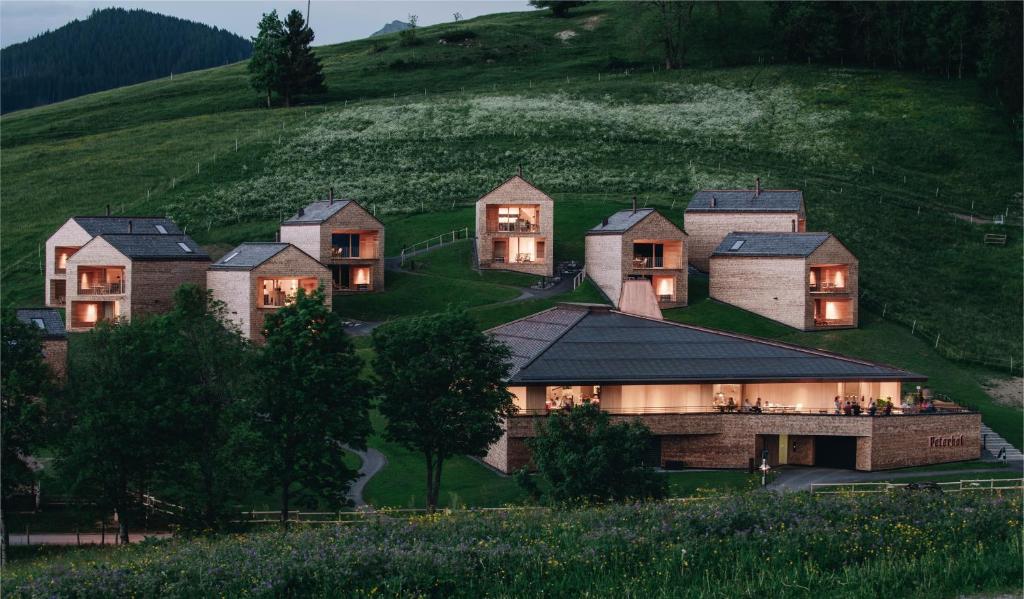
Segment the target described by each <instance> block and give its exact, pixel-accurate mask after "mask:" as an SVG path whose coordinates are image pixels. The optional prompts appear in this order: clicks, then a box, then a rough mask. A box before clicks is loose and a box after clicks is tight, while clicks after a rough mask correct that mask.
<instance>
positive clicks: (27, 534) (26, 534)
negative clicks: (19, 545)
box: [25, 524, 32, 546]
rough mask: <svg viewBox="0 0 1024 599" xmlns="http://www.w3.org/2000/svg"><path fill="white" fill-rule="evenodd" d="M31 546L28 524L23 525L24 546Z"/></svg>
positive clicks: (30, 533)
mask: <svg viewBox="0 0 1024 599" xmlns="http://www.w3.org/2000/svg"><path fill="white" fill-rule="evenodd" d="M31 544H32V532H31V531H30V530H29V528H28V524H26V525H25V545H26V546H27V545H31Z"/></svg>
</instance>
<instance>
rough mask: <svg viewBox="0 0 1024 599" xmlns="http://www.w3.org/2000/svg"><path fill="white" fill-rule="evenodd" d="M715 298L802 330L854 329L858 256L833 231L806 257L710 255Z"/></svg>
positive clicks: (856, 311) (710, 286)
mask: <svg viewBox="0 0 1024 599" xmlns="http://www.w3.org/2000/svg"><path fill="white" fill-rule="evenodd" d="M709 263H710V273H709V282H708V290H709V294H710V296H711V298H712V299H715V300H718V301H721V302H725V303H727V304H731V305H734V306H736V307H739V308H743V309H744V310H748V311H750V312H753V313H755V314H759V315H761V316H764V317H765V318H769V319H771V320H774V321H776V322H780V323H782V324H785V325H788V326H791V327H793V328H795V329H798V330H801V331H819V330H831V329H837V328H838V329H842V328H856V326H857V318H858V314H859V308H858V303H857V298H858V284H859V278H860V277H859V267H858V262H857V258H856V257H855V256H854V255H853V254H852V253H851V252H850V250H848V249H847V248H846V246H844V245H843V244H842V243H841V242H840V241H839V240H838V239H836V238H835V237H833V236H829V237H828V239H827V240H826V241H825V242H824V243H822V244H821V246H819V247H818V248H817V249H816V250H814V251H813V252H812V253H811V254H810V255H808V256H742V255H736V256H730V255H727V254H720V253H716V254H714V255H712V256H711V258H710V261H709Z"/></svg>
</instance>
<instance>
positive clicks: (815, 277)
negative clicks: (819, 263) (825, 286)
mask: <svg viewBox="0 0 1024 599" xmlns="http://www.w3.org/2000/svg"><path fill="white" fill-rule="evenodd" d="M817 284H818V275H817V274H816V273H815V272H814V271H813V270H812V271H811V285H817Z"/></svg>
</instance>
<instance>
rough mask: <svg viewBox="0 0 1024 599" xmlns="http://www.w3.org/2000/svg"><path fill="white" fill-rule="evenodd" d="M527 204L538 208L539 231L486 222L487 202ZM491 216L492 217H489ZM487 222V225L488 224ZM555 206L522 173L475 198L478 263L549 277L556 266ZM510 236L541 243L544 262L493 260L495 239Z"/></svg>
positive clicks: (485, 266)
mask: <svg viewBox="0 0 1024 599" xmlns="http://www.w3.org/2000/svg"><path fill="white" fill-rule="evenodd" d="M515 205H530V206H533V205H535V206H538V207H539V209H540V211H539V212H540V214H539V217H538V218H539V222H538V231H536V232H505V231H496V230H494V229H495V228H496V225H497V223H496V222H491V223H488V217H487V214H488V210H487V207H488V206H515ZM492 220H493V219H492ZM489 225H490V226H489ZM554 233H555V210H554V202H553V201H552V199H551V197H549V196H548V195H547V194H545V193H544V192H542V191H540V190H539V189H537V188H536V187H534V186H533V185H532V184H531V183H530V182H528V181H526V180H525V179H523V178H522V177H519V176H514V177H512V178H511V179H508V180H507V181H505V182H504V183H502V184H501V185H499V186H498V187H496V188H495V189H494V190H492V191H490V192H488V193H487V194H485V195H484V196H483V197H481V198H480V199H479V200H477V202H476V250H477V261H478V266H479V267H480V268H484V269H495V270H511V271H516V272H524V273H528V274H534V275H539V276H546V277H550V276H551V275H553V274H554V269H555V265H554V262H555V236H554ZM513 237H523V238H533V239H534V240H535V242H543V243H544V261H543V262H526V263H523V262H507V261H504V262H503V261H500V260H495V258H496V257H495V255H494V241H495V240H496V239H498V240H500V239H510V238H513Z"/></svg>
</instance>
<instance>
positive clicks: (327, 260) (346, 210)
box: [281, 201, 384, 295]
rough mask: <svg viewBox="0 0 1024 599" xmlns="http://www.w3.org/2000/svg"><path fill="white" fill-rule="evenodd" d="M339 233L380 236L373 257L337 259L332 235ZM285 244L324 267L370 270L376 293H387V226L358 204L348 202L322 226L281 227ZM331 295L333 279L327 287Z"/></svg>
mask: <svg viewBox="0 0 1024 599" xmlns="http://www.w3.org/2000/svg"><path fill="white" fill-rule="evenodd" d="M335 231H346V232H348V231H351V232H360V231H371V232H373V233H374V234H375V236H376V241H375V244H374V246H375V247H374V252H373V257H369V258H336V257H334V256H333V255H332V252H331V249H332V248H331V235H332V234H333V233H334V232H335ZM281 241H282V242H284V243H291V244H292V245H294V246H296V247H298V248H299V249H300V250H302V251H304V252H306V253H307V254H309V255H310V256H313V257H314V258H316V259H318V260H319V261H320V262H321V263H323V264H351V265H359V266H369V267H370V270H371V276H372V277H373V285H372V289H373V290H374V291H380V290H382V289H384V224H383V223H382V222H380V221H379V220H377V218H376V217H375V216H373V215H372V214H370V212H369V211H367V210H366V209H365V208H363V207H362V206H360V205H359V203H358V202H354V201H348V203H347V204H346V205H345V206H344V207H342V208H341V209H340V210H338V211H337V212H335V213H334V214H332V215H331V216H330V217H328V218H327V219H326V220H324V221H323V222H320V223H303V224H286V225H282V226H281ZM326 289H327V291H328V295H330V293H331V285H330V279H329V278H328V285H327V287H326Z"/></svg>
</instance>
